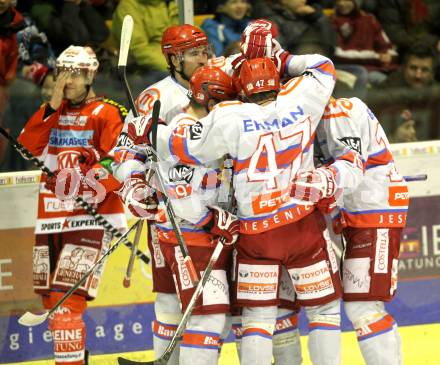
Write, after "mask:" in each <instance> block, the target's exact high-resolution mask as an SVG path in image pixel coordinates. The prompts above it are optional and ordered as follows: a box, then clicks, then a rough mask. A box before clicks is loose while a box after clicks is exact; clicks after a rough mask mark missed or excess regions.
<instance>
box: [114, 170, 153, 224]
mask: <svg viewBox="0 0 440 365" xmlns="http://www.w3.org/2000/svg"><path fill="white" fill-rule="evenodd" d="M119 195H120V196H121V198H122V200H123V202H124V203H125V205H126V206H127V207H128V209H129V210H130V212H131V214H133V215H134V216H135V217H141V218H151V216H152V215H154V214H156V213H157V207H158V204H159V202H158V200H157V196H156V193H155V192H153V191H152V189H151V188H150V187H149V186H148V185H147V183H146V182H145V176H144V174H136V175H132V176H131V177H130V178H128V179H127V180H125V181H124V185H123V186H122V188H121V189H120V190H119Z"/></svg>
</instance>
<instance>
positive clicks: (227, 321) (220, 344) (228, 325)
mask: <svg viewBox="0 0 440 365" xmlns="http://www.w3.org/2000/svg"><path fill="white" fill-rule="evenodd" d="M231 329H232V317H231V315H230V314H226V318H225V326H224V327H223V330H222V332H221V333H220V339H219V342H218V353H219V356H220V353H221V351H222V347H223V344H224V342H225V340H226V338H228V336H229V332H231Z"/></svg>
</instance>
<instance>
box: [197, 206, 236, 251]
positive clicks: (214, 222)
mask: <svg viewBox="0 0 440 365" xmlns="http://www.w3.org/2000/svg"><path fill="white" fill-rule="evenodd" d="M210 210H211V213H212V219H211V220H210V221H209V223H208V224H206V225H205V226H204V227H203V229H204V230H205V231H207V232H210V233H211V234H213V235H214V236H223V237H224V238H225V245H233V244H234V243H235V242H236V241H237V239H238V235H239V233H240V221H239V220H238V218H237V217H236V216H235V215H234V214H232V213H230V212H228V211H226V210H224V209H222V208H220V207H217V206H213V207H210Z"/></svg>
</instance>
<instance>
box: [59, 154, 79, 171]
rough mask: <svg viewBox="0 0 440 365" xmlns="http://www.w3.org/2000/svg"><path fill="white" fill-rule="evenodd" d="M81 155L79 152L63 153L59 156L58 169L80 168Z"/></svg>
mask: <svg viewBox="0 0 440 365" xmlns="http://www.w3.org/2000/svg"><path fill="white" fill-rule="evenodd" d="M80 156H81V153H80V152H79V151H63V152H60V153H59V154H58V156H57V162H58V169H59V170H62V169H73V168H74V167H75V166H78V163H79V158H80Z"/></svg>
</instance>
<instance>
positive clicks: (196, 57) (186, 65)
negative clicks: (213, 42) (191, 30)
mask: <svg viewBox="0 0 440 365" xmlns="http://www.w3.org/2000/svg"><path fill="white" fill-rule="evenodd" d="M208 57H209V51H208V47H205V46H202V47H197V48H191V49H188V50H186V51H184V52H183V54H182V60H183V63H182V64H183V70H182V71H183V73H184V74H185V75H186V76H187V77H188V78H190V77H191V76H192V74H193V73H194V71H195V70H197V69H198V68H199V67H202V66H206V65H207V63H208Z"/></svg>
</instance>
